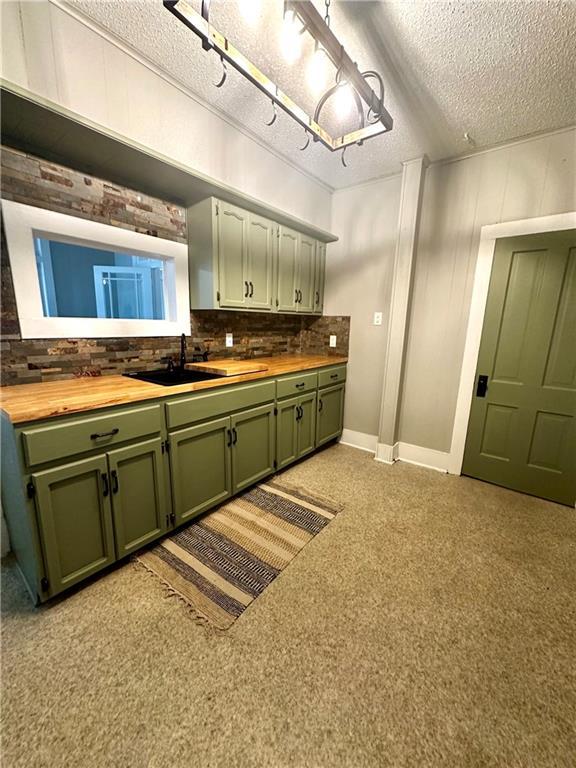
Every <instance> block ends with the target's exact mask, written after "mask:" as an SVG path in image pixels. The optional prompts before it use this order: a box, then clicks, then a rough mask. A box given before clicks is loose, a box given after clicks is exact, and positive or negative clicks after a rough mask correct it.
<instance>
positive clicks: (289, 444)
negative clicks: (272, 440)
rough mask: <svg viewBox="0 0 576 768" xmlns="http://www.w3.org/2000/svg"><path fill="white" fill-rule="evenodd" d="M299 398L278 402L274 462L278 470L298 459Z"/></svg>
mask: <svg viewBox="0 0 576 768" xmlns="http://www.w3.org/2000/svg"><path fill="white" fill-rule="evenodd" d="M299 403H300V398H299V397H291V398H290V399H289V400H280V402H279V403H278V406H277V407H278V415H277V416H276V461H277V462H278V469H282V467H286V466H287V465H288V464H291V463H292V462H293V461H296V459H297V458H298V416H299V410H298V405H299Z"/></svg>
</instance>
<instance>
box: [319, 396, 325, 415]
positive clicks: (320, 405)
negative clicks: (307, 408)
mask: <svg viewBox="0 0 576 768" xmlns="http://www.w3.org/2000/svg"><path fill="white" fill-rule="evenodd" d="M322 408H324V403H323V402H322V398H320V400H318V413H320V411H321V410H322Z"/></svg>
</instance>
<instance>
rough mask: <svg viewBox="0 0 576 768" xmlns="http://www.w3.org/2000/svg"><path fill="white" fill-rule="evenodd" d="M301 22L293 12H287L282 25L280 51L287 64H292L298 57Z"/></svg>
mask: <svg viewBox="0 0 576 768" xmlns="http://www.w3.org/2000/svg"><path fill="white" fill-rule="evenodd" d="M301 31H302V24H300V22H299V21H298V19H297V18H296V14H295V13H287V14H286V15H285V16H284V23H283V25H282V37H281V45H282V53H283V54H284V58H285V59H286V61H287V62H288V63H289V64H293V63H294V62H295V61H297V59H299V58H300V53H301V49H302V35H301V34H300V32H301Z"/></svg>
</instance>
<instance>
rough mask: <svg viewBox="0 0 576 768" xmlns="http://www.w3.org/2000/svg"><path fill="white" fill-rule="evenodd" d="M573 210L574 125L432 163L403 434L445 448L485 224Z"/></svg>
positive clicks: (418, 265)
mask: <svg viewBox="0 0 576 768" xmlns="http://www.w3.org/2000/svg"><path fill="white" fill-rule="evenodd" d="M574 210H576V129H570V130H565V131H561V132H557V133H554V134H549V135H547V136H543V137H540V138H534V139H531V140H527V141H524V142H519V143H512V144H508V145H506V146H504V147H502V148H499V149H495V150H491V151H489V152H484V153H481V154H477V155H475V156H473V157H469V158H466V159H462V160H458V161H452V162H447V163H443V164H435V165H432V166H430V167H429V168H428V170H427V173H426V178H425V182H424V197H423V201H422V215H421V224H420V234H419V238H418V247H417V252H416V267H415V277H414V290H413V296H412V305H411V313H410V326H409V338H408V345H407V354H406V367H405V375H404V384H403V390H402V406H401V414H400V441H402V442H404V443H409V444H411V445H417V446H423V447H425V448H431V449H435V450H438V451H448V450H449V449H450V442H451V437H452V428H453V424H454V414H455V408H456V397H457V392H458V384H459V379H460V370H461V366H462V356H463V351H464V341H465V336H466V327H467V322H468V312H469V308H470V300H471V293H472V280H473V276H474V268H475V265H476V258H477V255H478V245H479V240H480V228H481V227H482V226H483V225H485V224H496V223H499V222H505V221H513V220H516V219H525V218H532V217H534V216H545V215H548V214H555V213H564V212H566V211H574Z"/></svg>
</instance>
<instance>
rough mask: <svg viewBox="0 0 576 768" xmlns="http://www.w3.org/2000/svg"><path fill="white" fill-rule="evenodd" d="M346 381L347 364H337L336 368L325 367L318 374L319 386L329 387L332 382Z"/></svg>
mask: <svg viewBox="0 0 576 768" xmlns="http://www.w3.org/2000/svg"><path fill="white" fill-rule="evenodd" d="M341 381H346V366H345V365H335V366H334V368H325V369H324V370H323V371H320V373H319V374H318V386H319V387H328V386H330V385H331V384H339V383H340V382H341Z"/></svg>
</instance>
